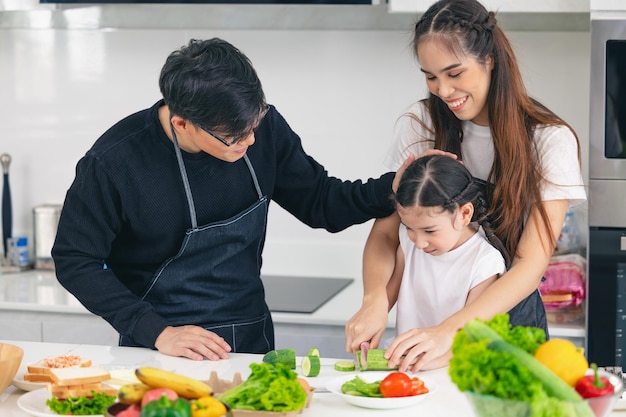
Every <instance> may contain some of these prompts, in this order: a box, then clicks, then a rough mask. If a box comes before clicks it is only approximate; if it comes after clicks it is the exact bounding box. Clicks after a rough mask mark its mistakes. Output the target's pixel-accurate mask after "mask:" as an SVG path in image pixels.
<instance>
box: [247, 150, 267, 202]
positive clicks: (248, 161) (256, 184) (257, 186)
mask: <svg viewBox="0 0 626 417" xmlns="http://www.w3.org/2000/svg"><path fill="white" fill-rule="evenodd" d="M243 159H244V161H246V165H248V170H249V171H250V175H252V181H254V188H256V193H257V195H258V196H259V198H262V197H263V194H261V187H260V186H259V180H258V179H257V177H256V172H255V171H254V167H253V166H252V162H250V159H249V158H248V154H247V153H246V154H244V155H243Z"/></svg>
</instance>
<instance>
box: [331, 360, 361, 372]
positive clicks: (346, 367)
mask: <svg viewBox="0 0 626 417" xmlns="http://www.w3.org/2000/svg"><path fill="white" fill-rule="evenodd" d="M355 369H356V365H355V364H354V362H348V361H339V362H335V371H339V372H352V371H354V370H355Z"/></svg>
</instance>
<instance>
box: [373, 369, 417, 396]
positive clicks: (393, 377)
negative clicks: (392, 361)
mask: <svg viewBox="0 0 626 417" xmlns="http://www.w3.org/2000/svg"><path fill="white" fill-rule="evenodd" d="M411 389H412V382H411V377H410V376H408V375H407V374H405V373H404V372H392V373H390V374H389V375H387V376H386V377H385V379H383V380H382V381H381V382H380V393H381V394H383V397H385V398H390V397H406V396H409V395H411Z"/></svg>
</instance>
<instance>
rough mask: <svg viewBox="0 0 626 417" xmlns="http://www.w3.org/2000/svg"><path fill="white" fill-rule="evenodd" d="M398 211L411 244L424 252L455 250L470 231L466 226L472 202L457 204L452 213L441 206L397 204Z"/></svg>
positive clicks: (470, 213)
mask: <svg viewBox="0 0 626 417" xmlns="http://www.w3.org/2000/svg"><path fill="white" fill-rule="evenodd" d="M397 209H398V214H399V215H400V220H401V221H402V224H404V225H405V226H406V229H407V232H408V236H409V239H411V241H412V242H413V243H414V244H415V247H416V248H418V249H421V250H423V251H424V252H426V253H427V254H428V255H433V256H439V255H443V254H444V253H447V252H450V251H451V250H453V249H456V248H457V247H459V246H460V245H462V244H463V243H465V241H467V240H468V239H469V238H470V237H471V236H472V235H473V234H474V231H473V230H471V229H470V228H469V227H467V225H468V224H469V223H470V221H471V219H472V214H473V213H474V206H473V205H472V203H467V204H464V205H463V206H461V207H459V208H458V209H457V210H456V212H455V213H454V214H451V213H450V212H448V211H442V209H441V207H419V206H415V207H410V208H406V207H401V206H398V207H397Z"/></svg>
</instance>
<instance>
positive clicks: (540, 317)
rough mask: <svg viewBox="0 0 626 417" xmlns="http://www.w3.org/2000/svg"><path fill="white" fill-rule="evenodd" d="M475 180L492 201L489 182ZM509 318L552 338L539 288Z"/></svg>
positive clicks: (513, 309) (510, 313)
mask: <svg viewBox="0 0 626 417" xmlns="http://www.w3.org/2000/svg"><path fill="white" fill-rule="evenodd" d="M474 182H475V183H477V184H479V185H480V187H481V188H482V190H483V195H485V196H486V198H487V200H488V201H491V196H490V195H489V193H488V192H487V183H486V182H485V181H483V180H481V179H479V178H474ZM542 279H544V278H542ZM509 318H510V319H509V320H510V322H511V324H512V325H513V326H532V327H539V328H540V329H543V330H544V331H545V332H546V339H549V338H550V335H549V334H548V321H547V319H546V309H545V307H544V305H543V301H541V294H540V293H539V289H536V290H535V291H533V292H532V294H530V295H529V296H528V297H526V298H525V299H523V300H522V301H520V303H519V304H517V305H516V306H515V307H513V308H512V309H511V310H509Z"/></svg>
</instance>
